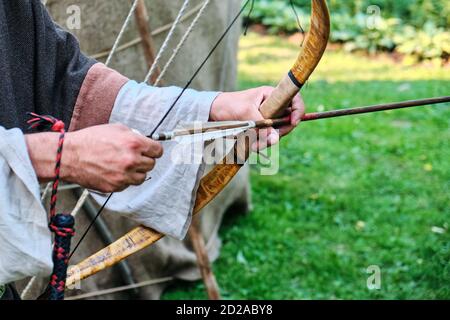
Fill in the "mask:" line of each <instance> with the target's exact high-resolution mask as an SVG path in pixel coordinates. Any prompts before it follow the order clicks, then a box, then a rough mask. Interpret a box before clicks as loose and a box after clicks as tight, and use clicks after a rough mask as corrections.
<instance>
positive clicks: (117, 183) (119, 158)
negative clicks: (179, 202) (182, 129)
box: [26, 124, 163, 193]
mask: <svg viewBox="0 0 450 320" xmlns="http://www.w3.org/2000/svg"><path fill="white" fill-rule="evenodd" d="M26 140H27V145H28V149H29V154H30V158H31V161H32V163H33V166H34V168H35V170H36V173H37V175H38V178H39V180H40V181H42V182H43V181H50V180H51V179H52V178H53V176H54V173H53V171H54V166H55V156H56V148H57V145H58V134H53V133H43V134H33V135H27V136H26ZM162 154H163V149H162V146H161V144H159V143H158V142H155V141H153V140H151V139H149V138H146V137H144V136H142V135H140V134H137V133H135V132H133V131H132V130H131V129H129V128H127V127H125V126H123V125H120V124H108V125H101V126H96V127H91V128H87V129H83V130H80V131H76V132H71V133H67V135H66V139H65V142H64V150H63V157H62V165H61V179H62V180H64V181H67V182H71V183H77V184H79V185H80V186H82V187H85V188H88V189H92V190H96V191H100V192H104V193H111V192H118V191H122V190H124V189H126V188H128V187H129V186H131V185H140V184H142V183H144V181H145V180H146V177H147V173H148V172H149V171H151V170H153V168H154V167H155V163H156V159H158V158H160V157H161V156H162Z"/></svg>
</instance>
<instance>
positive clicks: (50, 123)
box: [27, 113, 75, 300]
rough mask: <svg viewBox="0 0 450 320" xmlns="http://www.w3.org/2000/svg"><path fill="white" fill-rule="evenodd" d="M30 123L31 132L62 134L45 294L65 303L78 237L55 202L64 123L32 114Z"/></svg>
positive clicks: (52, 202)
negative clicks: (50, 264) (72, 249)
mask: <svg viewBox="0 0 450 320" xmlns="http://www.w3.org/2000/svg"><path fill="white" fill-rule="evenodd" d="M29 115H30V116H31V119H30V120H28V122H27V123H28V124H29V125H30V129H35V130H38V131H53V132H59V133H60V135H59V140H58V150H57V152H56V165H55V178H54V180H53V185H52V196H51V200H50V223H49V228H50V230H51V231H52V232H53V233H54V234H55V239H54V244H53V254H52V258H53V272H52V275H51V278H50V282H49V284H48V287H47V290H46V292H45V293H44V295H45V296H46V297H48V299H49V300H63V299H64V291H65V287H66V277H67V267H68V264H69V255H70V242H71V240H72V237H73V236H74V234H75V230H74V225H75V219H74V218H73V217H72V215H70V214H64V213H58V214H57V213H56V202H57V194H58V187H59V181H60V173H61V160H62V153H63V147H64V139H65V136H66V130H65V125H64V122H62V121H61V120H58V119H56V118H54V117H52V116H41V115H38V114H35V113H29Z"/></svg>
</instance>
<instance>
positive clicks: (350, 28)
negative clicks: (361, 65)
mask: <svg viewBox="0 0 450 320" xmlns="http://www.w3.org/2000/svg"><path fill="white" fill-rule="evenodd" d="M293 2H294V4H295V10H296V13H294V12H293V10H292V8H291V6H290V1H289V0H256V2H255V7H254V10H253V12H252V14H251V15H250V22H251V23H261V24H263V25H265V26H266V27H267V28H268V31H269V33H272V34H273V33H280V32H283V33H294V32H297V31H298V30H299V29H300V28H299V25H298V22H297V19H296V15H295V14H297V15H298V18H299V21H300V22H301V24H302V27H303V28H305V29H307V28H309V25H308V24H309V10H310V9H309V7H310V1H309V0H295V1H293ZM329 3H330V10H331V14H332V35H331V41H333V42H338V43H344V44H345V49H347V50H348V51H355V50H366V51H368V52H370V53H375V52H377V51H397V52H399V53H402V54H406V55H409V56H412V57H414V61H421V60H424V59H435V58H436V59H443V60H448V58H449V56H450V49H449V46H450V31H449V30H448V26H449V25H450V1H448V0H406V1H393V0H380V1H375V0H371V1H368V0H358V1H338V0H330V1H329Z"/></svg>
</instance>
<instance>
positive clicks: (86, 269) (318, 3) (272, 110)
mask: <svg viewBox="0 0 450 320" xmlns="http://www.w3.org/2000/svg"><path fill="white" fill-rule="evenodd" d="M311 2H312V12H311V27H310V30H309V32H308V34H307V36H306V38H305V41H304V43H303V46H302V48H301V52H300V55H299V56H298V58H297V61H296V62H295V64H294V66H293V67H292V69H291V70H290V71H289V73H288V74H287V75H286V76H285V77H284V78H283V79H282V80H281V81H280V83H279V84H278V86H277V87H276V89H275V90H274V91H273V93H272V95H271V96H270V97H269V98H268V99H267V100H266V101H265V102H264V104H263V105H262V106H261V113H262V114H263V116H264V117H265V118H266V119H272V118H277V117H279V116H281V115H282V114H283V113H284V110H285V108H287V107H288V106H289V105H290V102H291V101H292V99H293V98H294V97H295V95H297V94H298V93H299V91H300V90H301V88H302V87H303V85H304V84H305V83H306V81H307V80H308V79H309V77H310V76H311V74H312V73H313V72H314V70H315V69H316V67H317V65H318V63H319V62H320V60H321V58H322V56H323V53H324V52H325V49H326V46H327V43H328V39H329V35H330V15H329V11H328V7H327V3H326V0H312V1H311ZM232 152H233V154H236V153H237V154H239V155H240V160H246V159H248V157H249V154H250V152H249V148H248V145H242V144H237V145H236V147H235V150H233V151H232ZM231 158H232V159H234V158H235V157H234V155H233V156H232V157H231ZM225 159H230V157H229V156H227V157H226V158H225ZM243 163H244V161H235V163H227V162H226V161H225V160H224V161H223V162H222V163H220V164H218V165H216V166H215V167H214V168H213V170H212V171H210V172H209V173H208V174H207V175H206V176H205V177H204V178H203V179H202V180H201V182H200V185H199V188H198V191H197V197H196V202H195V207H194V210H193V214H194V215H196V214H198V213H199V212H200V211H201V210H202V209H203V208H204V207H205V206H206V205H207V204H208V203H210V202H211V201H212V200H213V199H214V198H215V197H216V196H217V195H218V194H219V193H220V192H221V191H222V190H223V189H224V188H225V187H226V186H227V185H228V184H229V183H230V182H231V180H232V179H233V177H234V176H235V175H236V174H237V173H238V171H239V170H240V169H241V168H242V166H243ZM162 237H164V235H163V234H161V233H159V232H157V231H155V230H153V229H150V228H147V227H144V226H139V227H137V228H135V229H133V230H132V231H130V232H129V233H127V234H126V235H124V236H123V237H121V238H119V239H118V240H117V241H116V242H114V243H112V244H111V245H109V246H108V247H106V248H104V249H102V250H100V251H99V252H97V253H95V254H94V255H92V256H90V257H89V258H87V259H85V260H83V261H82V262H80V263H78V264H77V265H75V266H72V267H70V269H69V272H68V277H67V281H66V285H67V286H71V285H73V284H75V283H76V282H77V281H81V280H83V279H85V278H88V277H90V276H92V275H94V274H96V273H98V272H100V271H102V270H104V269H106V268H108V267H111V266H113V265H115V264H116V263H118V262H120V261H122V260H123V259H126V258H127V257H129V256H130V255H132V254H134V253H136V252H138V251H140V250H142V249H144V248H146V247H148V246H150V245H152V244H153V243H155V242H156V241H158V240H159V239H161V238H162Z"/></svg>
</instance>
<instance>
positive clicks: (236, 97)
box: [210, 87, 305, 150]
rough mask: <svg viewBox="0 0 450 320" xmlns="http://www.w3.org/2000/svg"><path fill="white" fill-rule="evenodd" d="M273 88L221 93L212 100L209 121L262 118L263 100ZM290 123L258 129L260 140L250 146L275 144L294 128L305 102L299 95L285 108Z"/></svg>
mask: <svg viewBox="0 0 450 320" xmlns="http://www.w3.org/2000/svg"><path fill="white" fill-rule="evenodd" d="M274 89H275V88H273V87H259V88H255V89H249V90H245V91H239V92H227V93H221V94H220V95H218V96H217V98H216V100H215V101H214V102H213V104H212V107H211V113H210V120H211V121H236V120H242V121H245V120H253V121H258V120H263V119H264V117H263V116H262V114H261V112H260V111H259V110H260V107H261V105H262V104H263V102H264V101H265V100H266V99H267V98H269V96H270V94H271V93H272V91H273V90H274ZM287 112H288V114H287V116H290V117H291V124H290V125H289V126H284V127H281V128H278V129H277V130H275V129H274V128H269V129H262V130H260V140H259V142H257V143H255V144H254V145H253V146H252V148H253V149H254V150H259V149H262V148H265V147H267V146H271V145H274V144H277V143H278V142H279V141H280V136H281V137H283V136H285V135H287V134H288V133H290V132H291V131H292V130H294V129H295V128H296V127H297V126H298V125H299V123H300V121H301V118H302V117H303V115H304V114H305V104H304V102H303V99H302V97H301V95H300V94H299V95H297V96H296V97H295V98H294V100H293V101H292V105H291V107H290V108H289V109H288V110H287Z"/></svg>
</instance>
